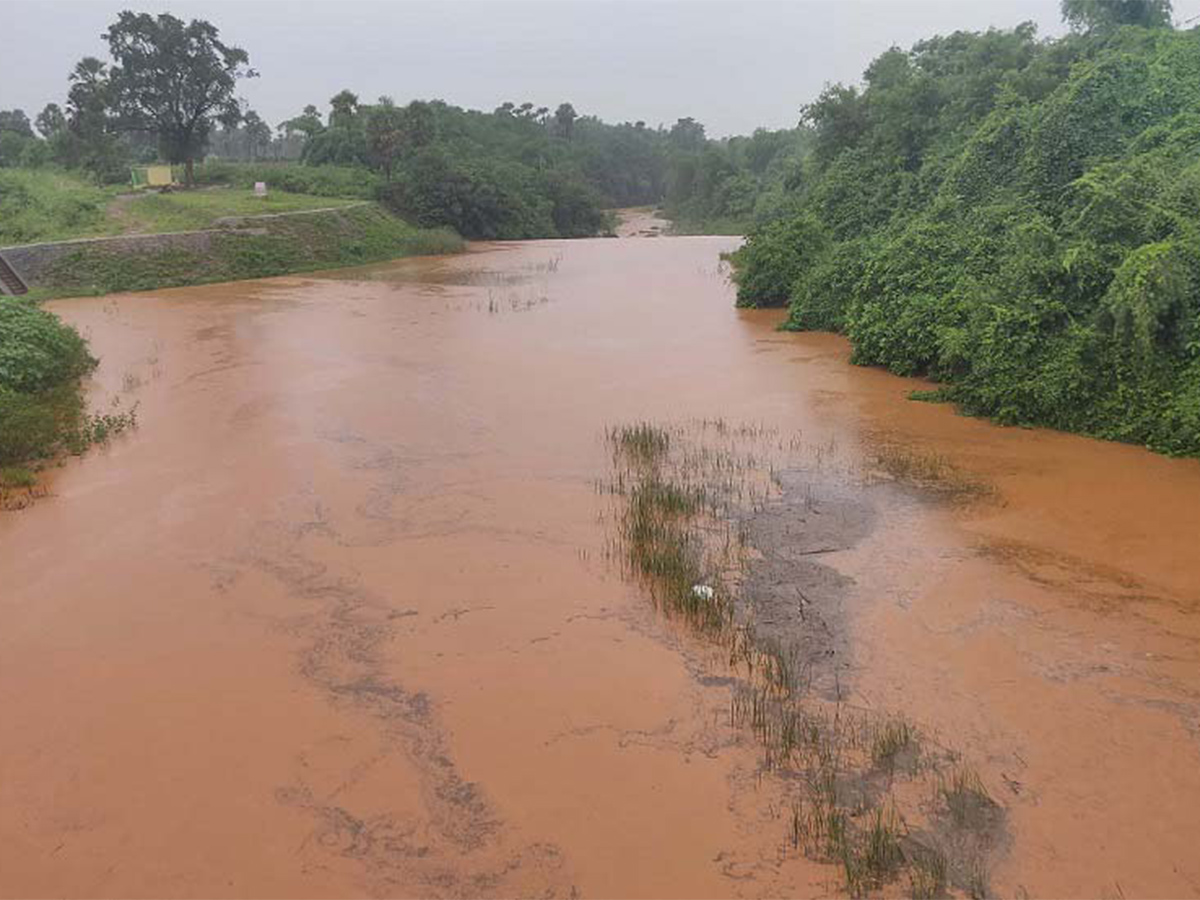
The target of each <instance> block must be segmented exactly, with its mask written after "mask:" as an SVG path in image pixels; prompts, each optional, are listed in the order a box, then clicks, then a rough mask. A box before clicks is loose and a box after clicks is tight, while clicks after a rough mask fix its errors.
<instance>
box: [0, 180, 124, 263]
mask: <svg viewBox="0 0 1200 900" xmlns="http://www.w3.org/2000/svg"><path fill="white" fill-rule="evenodd" d="M120 191H121V188H112V187H105V188H100V187H96V185H94V184H92V183H90V182H88V181H85V180H84V179H82V178H80V177H77V176H75V175H72V174H68V173H66V172H58V171H53V170H49V169H36V170H35V169H0V247H3V246H8V245H11V244H33V243H37V242H39V241H56V240H61V239H63V238H70V237H99V236H102V235H108V234H115V233H117V232H118V231H120V226H119V225H118V224H117V223H115V222H113V221H111V220H110V219H109V218H108V216H107V215H106V212H105V210H106V209H107V206H108V203H109V202H110V201H111V200H112V198H113V197H115V196H116V195H117V194H118V193H119V192H120Z"/></svg>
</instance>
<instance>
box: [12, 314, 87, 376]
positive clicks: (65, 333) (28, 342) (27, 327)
mask: <svg viewBox="0 0 1200 900" xmlns="http://www.w3.org/2000/svg"><path fill="white" fill-rule="evenodd" d="M94 365H95V360H93V359H92V358H91V356H89V355H88V352H87V344H85V343H84V340H83V338H82V337H80V336H79V332H77V331H76V330H75V329H74V328H72V327H70V326H69V325H64V324H63V323H62V321H60V320H59V319H58V317H57V316H55V315H53V314H52V313H49V312H46V311H45V310H43V309H39V308H38V307H36V306H34V305H32V304H30V303H25V302H23V301H21V300H13V299H10V298H5V299H3V300H0V388H7V389H8V390H10V391H20V392H24V393H35V392H37V391H44V390H49V389H50V388H53V387H57V386H58V385H60V384H66V383H67V382H69V381H72V380H74V379H77V378H79V377H81V376H82V375H84V374H86V373H87V372H88V371H90V370H91V368H92V367H93V366H94Z"/></svg>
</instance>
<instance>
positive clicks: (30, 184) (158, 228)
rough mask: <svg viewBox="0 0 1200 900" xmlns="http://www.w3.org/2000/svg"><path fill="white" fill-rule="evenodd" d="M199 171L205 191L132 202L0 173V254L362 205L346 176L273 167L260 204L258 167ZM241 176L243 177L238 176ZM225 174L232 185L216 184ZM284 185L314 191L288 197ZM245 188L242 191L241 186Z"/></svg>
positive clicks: (63, 182)
mask: <svg viewBox="0 0 1200 900" xmlns="http://www.w3.org/2000/svg"><path fill="white" fill-rule="evenodd" d="M212 168H213V171H212V172H211V173H210V172H207V171H205V167H201V170H200V174H201V175H206V176H208V180H209V182H210V183H209V184H206V185H205V186H204V187H202V188H201V189H198V190H195V191H173V192H171V193H166V194H160V193H158V192H156V191H143V192H141V193H138V194H133V193H131V192H130V191H129V189H127V188H125V187H123V186H115V187H113V186H109V187H97V186H96V185H94V184H92V183H90V182H88V181H87V180H85V179H83V178H81V177H79V176H77V175H75V174H72V173H68V172H61V171H54V170H48V169H41V170H29V169H0V247H3V246H9V245H14V244H33V243H40V242H43V241H63V240H71V239H73V238H89V237H113V236H116V235H121V234H162V233H165V232H170V231H191V230H196V229H203V228H211V227H213V225H215V224H216V223H217V221H218V220H219V219H222V218H225V217H228V216H256V215H270V214H274V213H287V212H303V211H305V210H313V209H328V208H330V207H340V206H349V205H351V204H354V203H360V202H362V201H363V200H364V199H365V198H364V197H362V196H360V195H359V194H357V193H356V192H355V189H354V184H353V180H352V179H351V178H350V177H349V175H348V174H346V170H341V171H339V172H338V173H337V174H336V176H335V177H331V176H330V175H329V174H328V173H321V174H319V175H317V176H307V177H305V176H295V175H291V174H290V173H291V171H292V170H293V169H297V168H299V167H295V166H293V167H279V168H278V170H277V171H278V173H279V174H278V175H277V176H276V178H275V179H271V180H270V181H268V184H269V186H270V189H269V192H268V194H267V196H266V197H256V196H255V195H254V193H253V190H252V188H253V183H254V181H256V180H258V181H261V180H265V179H268V178H269V177H270V176H269V175H268V174H266V173H264V172H262V171H261V168H262V167H250V166H247V167H233V166H219V165H214V166H213V167H212ZM240 168H245V169H246V171H245V172H241V171H238V169H240ZM226 170H233V172H234V173H236V175H237V177H236V178H234V177H233V176H232V175H229V176H227V177H226V178H225V179H224V180H223V179H222V178H221V177H220V175H221V173H223V172H225V171H226ZM276 181H279V182H282V183H283V184H284V185H288V186H292V187H300V188H308V189H312V190H314V191H315V193H309V192H307V191H304V190H301V191H294V190H289V189H285V188H283V187H281V186H280V185H278V184H276ZM247 182H248V183H247Z"/></svg>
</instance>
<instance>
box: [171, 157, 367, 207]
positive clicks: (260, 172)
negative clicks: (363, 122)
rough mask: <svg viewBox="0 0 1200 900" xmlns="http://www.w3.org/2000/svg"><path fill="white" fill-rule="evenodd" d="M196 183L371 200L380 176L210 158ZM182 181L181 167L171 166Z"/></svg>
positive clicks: (332, 168) (345, 168)
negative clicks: (260, 184) (258, 183)
mask: <svg viewBox="0 0 1200 900" xmlns="http://www.w3.org/2000/svg"><path fill="white" fill-rule="evenodd" d="M195 176H196V183H197V184H200V185H213V184H218V185H219V184H223V185H231V186H233V187H241V188H246V189H249V188H253V187H254V183H255V182H256V181H263V182H266V185H267V189H268V190H269V191H286V192H288V193H294V194H310V195H316V196H321V197H353V198H357V199H359V200H372V199H374V198H375V192H376V189H377V188H378V187H379V185H380V184H381V183H382V181H383V179H382V178H380V176H379V175H377V174H376V173H374V172H371V171H370V170H368V169H363V168H361V167H358V166H306V165H302V164H300V163H296V162H257V163H251V162H231V161H228V160H220V159H214V160H210V161H208V162H205V163H204V164H202V165H198V166H196V170H195ZM175 177H176V178H177V179H179V180H180V181H182V180H183V168H182V167H180V166H176V167H175Z"/></svg>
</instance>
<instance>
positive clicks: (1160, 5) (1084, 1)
mask: <svg viewBox="0 0 1200 900" xmlns="http://www.w3.org/2000/svg"><path fill="white" fill-rule="evenodd" d="M1059 9H1060V10H1061V12H1062V17H1063V21H1065V22H1066V23H1067V24H1068V25H1070V26H1071V28H1072V29H1073V30H1075V31H1107V30H1109V29H1112V28H1117V27H1119V26H1121V25H1141V26H1142V27H1143V28H1170V27H1171V0H1062V3H1061V5H1060V7H1059Z"/></svg>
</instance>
